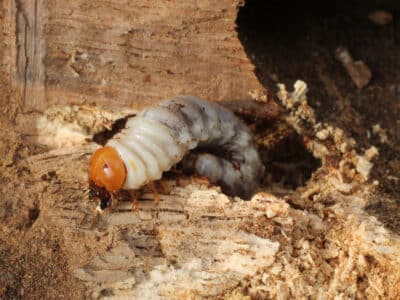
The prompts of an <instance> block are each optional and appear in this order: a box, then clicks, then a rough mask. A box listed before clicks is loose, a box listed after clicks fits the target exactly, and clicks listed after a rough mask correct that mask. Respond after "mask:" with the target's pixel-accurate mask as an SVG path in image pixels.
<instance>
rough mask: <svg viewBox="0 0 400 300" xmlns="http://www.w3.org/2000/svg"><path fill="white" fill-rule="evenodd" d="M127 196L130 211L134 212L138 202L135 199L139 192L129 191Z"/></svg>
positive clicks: (137, 207) (137, 208) (136, 209)
mask: <svg viewBox="0 0 400 300" xmlns="http://www.w3.org/2000/svg"><path fill="white" fill-rule="evenodd" d="M129 196H130V198H131V199H130V200H131V203H132V212H133V213H135V212H137V211H138V210H139V202H138V200H137V199H138V197H139V192H138V191H136V190H132V191H129Z"/></svg>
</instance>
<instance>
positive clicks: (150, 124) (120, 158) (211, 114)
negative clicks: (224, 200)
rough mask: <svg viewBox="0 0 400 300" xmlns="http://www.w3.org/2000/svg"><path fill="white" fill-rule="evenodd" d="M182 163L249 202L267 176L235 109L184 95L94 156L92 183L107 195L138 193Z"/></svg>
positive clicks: (131, 124) (150, 111) (132, 124)
mask: <svg viewBox="0 0 400 300" xmlns="http://www.w3.org/2000/svg"><path fill="white" fill-rule="evenodd" d="M195 148H196V151H195V152H192V153H191V154H190V155H187V154H188V153H189V152H190V150H192V149H195ZM184 157H185V158H184ZM182 159H184V160H183V164H184V165H185V167H191V168H193V170H194V171H195V172H196V173H198V174H199V175H202V176H206V177H208V178H209V179H210V181H211V182H212V183H217V184H220V185H221V186H222V188H223V189H224V190H225V191H226V192H227V193H229V194H233V195H238V196H241V197H244V198H247V197H249V196H250V195H251V194H252V193H253V192H254V190H255V189H256V187H257V186H258V183H259V178H260V177H261V175H262V172H263V165H262V163H261V160H260V157H259V154H258V152H257V149H256V147H255V144H254V142H253V138H252V135H251V132H250V130H249V129H248V128H247V127H246V126H245V125H244V124H243V123H242V122H241V121H240V120H239V119H238V118H237V117H236V116H235V115H234V114H233V113H232V112H231V111H229V110H227V109H225V108H223V107H221V106H220V105H218V104H216V103H213V102H209V101H205V100H201V99H199V98H196V97H193V96H179V97H177V98H175V99H172V100H164V101H162V102H160V103H159V104H157V105H155V106H151V107H148V108H147V109H145V110H143V111H142V112H141V113H139V114H138V115H137V116H135V117H132V118H130V119H128V121H127V123H126V128H125V129H123V130H122V131H121V132H120V133H118V134H117V135H116V136H114V137H113V138H112V139H111V140H109V141H108V142H107V144H106V146H105V147H103V148H100V149H99V150H97V151H96V152H95V153H94V154H93V156H92V158H91V160H90V164H89V181H90V185H91V187H92V188H97V189H98V190H99V189H103V192H102V195H103V197H106V195H107V194H112V193H114V192H116V191H118V190H120V189H124V190H137V189H139V188H140V187H142V186H143V185H145V184H147V183H149V182H151V181H154V180H158V179H160V178H161V176H162V173H163V172H164V171H167V170H169V169H170V168H171V167H172V166H174V165H175V164H177V163H178V162H180V161H181V160H182ZM104 190H105V191H104ZM100 198H101V195H100ZM105 206H106V205H105Z"/></svg>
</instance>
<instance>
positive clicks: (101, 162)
mask: <svg viewBox="0 0 400 300" xmlns="http://www.w3.org/2000/svg"><path fill="white" fill-rule="evenodd" d="M125 179H126V168H125V164H124V162H123V161H122V159H121V157H120V156H119V154H118V152H117V151H116V150H115V149H114V148H112V147H109V146H105V147H102V148H100V149H98V150H97V151H96V152H95V153H94V154H93V155H92V157H91V159H90V162H89V182H90V184H91V185H95V186H97V187H99V188H104V189H105V190H106V191H107V192H109V193H112V192H115V191H118V190H120V189H121V188H122V186H123V185H124V182H125Z"/></svg>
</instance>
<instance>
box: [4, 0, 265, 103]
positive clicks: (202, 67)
mask: <svg viewBox="0 0 400 300" xmlns="http://www.w3.org/2000/svg"><path fill="white" fill-rule="evenodd" d="M241 2H242V1H239V0H222V1H208V0H202V1H186V0H176V1H161V0H160V1H142V0H140V1H139V0H136V1H135V0H132V1H84V0H74V1H60V0H6V1H4V4H3V5H4V6H5V9H6V12H7V22H6V24H7V25H8V26H7V31H8V37H9V41H10V50H9V53H8V55H7V56H6V57H7V59H8V60H9V62H10V66H11V67H10V74H11V78H12V81H13V83H14V85H15V86H16V87H17V88H18V89H19V90H20V97H21V102H22V103H23V104H24V105H25V106H26V107H27V108H34V109H39V110H42V109H45V108H46V107H48V106H49V105H50V104H71V103H74V104H76V103H96V104H99V105H101V106H104V107H107V108H118V107H122V106H124V107H132V108H139V107H142V106H144V105H147V104H149V103H152V102H154V101H159V100H160V99H164V98H168V97H173V96H175V95H177V94H191V95H196V96H199V97H203V98H206V99H210V100H216V101H219V100H238V99H239V100H246V99H250V98H251V96H250V94H249V92H250V91H253V90H262V86H261V85H260V84H259V82H258V80H257V78H256V76H255V75H254V73H253V69H254V66H253V65H252V64H251V62H250V61H249V59H248V58H247V56H246V53H245V52H244V49H243V46H242V45H241V43H240V41H239V39H238V36H237V31H236V24H235V21H236V17H237V12H238V9H239V6H240V5H241V4H242V3H241Z"/></svg>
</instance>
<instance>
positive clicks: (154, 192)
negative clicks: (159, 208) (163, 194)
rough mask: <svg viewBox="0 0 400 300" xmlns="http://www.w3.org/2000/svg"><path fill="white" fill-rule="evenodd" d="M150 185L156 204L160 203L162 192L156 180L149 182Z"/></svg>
mask: <svg viewBox="0 0 400 300" xmlns="http://www.w3.org/2000/svg"><path fill="white" fill-rule="evenodd" d="M149 187H150V189H151V192H152V193H153V199H154V204H155V205H158V204H159V203H160V194H159V193H158V190H157V186H156V184H155V183H154V181H152V182H150V183H149Z"/></svg>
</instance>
